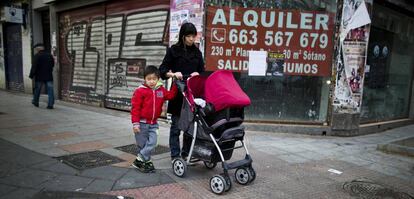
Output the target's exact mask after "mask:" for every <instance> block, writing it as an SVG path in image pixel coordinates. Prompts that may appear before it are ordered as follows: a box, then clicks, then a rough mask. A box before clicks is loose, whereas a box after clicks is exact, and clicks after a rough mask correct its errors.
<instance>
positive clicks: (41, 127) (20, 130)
mask: <svg viewBox="0 0 414 199" xmlns="http://www.w3.org/2000/svg"><path fill="white" fill-rule="evenodd" d="M49 127H50V125H49V124H34V125H31V126H24V127H18V128H13V129H12V131H13V132H15V133H24V132H30V131H35V130H45V129H48V128H49Z"/></svg>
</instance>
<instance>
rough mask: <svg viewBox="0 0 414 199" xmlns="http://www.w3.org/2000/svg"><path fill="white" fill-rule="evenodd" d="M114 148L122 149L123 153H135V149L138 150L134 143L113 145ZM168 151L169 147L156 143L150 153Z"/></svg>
mask: <svg viewBox="0 0 414 199" xmlns="http://www.w3.org/2000/svg"><path fill="white" fill-rule="evenodd" d="M115 149H118V150H120V151H123V152H125V153H130V154H132V155H137V151H138V147H137V145H136V144H130V145H125V146H120V147H115ZM169 151H170V148H168V147H166V146H162V145H158V146H157V147H155V149H154V150H153V152H152V154H151V155H157V154H161V153H166V152H169Z"/></svg>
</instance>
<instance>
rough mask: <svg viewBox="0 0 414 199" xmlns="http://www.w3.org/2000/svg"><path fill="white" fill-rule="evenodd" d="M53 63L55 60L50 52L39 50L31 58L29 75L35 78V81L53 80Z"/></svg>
mask: <svg viewBox="0 0 414 199" xmlns="http://www.w3.org/2000/svg"><path fill="white" fill-rule="evenodd" d="M54 65H55V61H54V59H53V56H52V55H51V54H49V53H48V52H46V51H44V50H42V51H39V52H38V53H37V54H36V55H35V56H34V58H33V65H32V69H31V70H30V75H29V77H30V78H35V81H53V67H54Z"/></svg>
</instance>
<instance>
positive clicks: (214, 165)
mask: <svg viewBox="0 0 414 199" xmlns="http://www.w3.org/2000/svg"><path fill="white" fill-rule="evenodd" d="M203 162H204V166H206V167H207V169H214V168H215V167H216V166H217V163H215V162H208V161H203Z"/></svg>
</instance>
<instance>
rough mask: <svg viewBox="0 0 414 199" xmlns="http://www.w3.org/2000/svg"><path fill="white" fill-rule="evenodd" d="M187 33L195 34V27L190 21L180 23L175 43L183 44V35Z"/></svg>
mask: <svg viewBox="0 0 414 199" xmlns="http://www.w3.org/2000/svg"><path fill="white" fill-rule="evenodd" d="M187 35H197V29H196V27H195V26H194V24H192V23H189V22H187V23H184V24H183V25H181V28H180V34H179V35H178V36H179V38H178V42H177V45H179V46H184V37H185V36H187Z"/></svg>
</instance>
